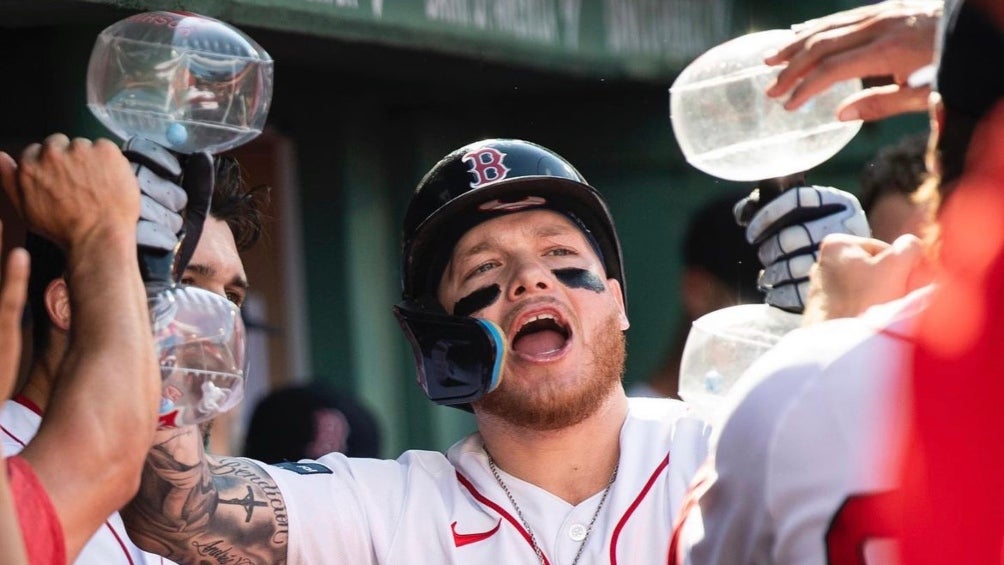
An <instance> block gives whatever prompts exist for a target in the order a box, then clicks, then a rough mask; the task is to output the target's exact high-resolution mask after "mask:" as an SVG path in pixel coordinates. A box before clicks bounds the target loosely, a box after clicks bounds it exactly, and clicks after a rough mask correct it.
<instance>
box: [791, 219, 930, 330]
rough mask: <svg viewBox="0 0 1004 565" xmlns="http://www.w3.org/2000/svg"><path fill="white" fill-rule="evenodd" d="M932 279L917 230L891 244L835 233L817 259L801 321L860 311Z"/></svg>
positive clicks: (820, 249) (887, 300)
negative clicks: (914, 233) (915, 232)
mask: <svg viewBox="0 0 1004 565" xmlns="http://www.w3.org/2000/svg"><path fill="white" fill-rule="evenodd" d="M929 280H930V272H929V267H928V262H927V257H926V255H925V253H924V246H923V244H922V243H921V241H920V239H918V238H917V236H915V235H913V234H905V235H901V236H900V237H898V238H896V240H895V241H893V242H892V244H888V243H886V242H884V241H880V240H878V239H871V238H864V237H856V236H852V235H847V234H835V235H831V236H829V237H827V238H826V239H824V240H823V243H822V245H820V247H819V262H818V263H817V264H816V265H815V266H814V267H813V268H812V274H811V282H810V284H809V297H808V306H807V307H806V309H805V315H804V318H803V325H809V324H813V323H816V322H821V321H823V320H829V319H833V318H849V317H854V316H857V315H859V314H861V313H862V312H864V311H865V310H867V309H868V308H870V307H871V306H874V305H876V304H882V303H885V302H889V301H890V300H895V299H897V298H900V297H902V296H904V295H906V294H907V293H908V292H910V291H911V290H914V289H916V288H919V287H920V286H922V285H923V284H926V283H927V282H928V281H929Z"/></svg>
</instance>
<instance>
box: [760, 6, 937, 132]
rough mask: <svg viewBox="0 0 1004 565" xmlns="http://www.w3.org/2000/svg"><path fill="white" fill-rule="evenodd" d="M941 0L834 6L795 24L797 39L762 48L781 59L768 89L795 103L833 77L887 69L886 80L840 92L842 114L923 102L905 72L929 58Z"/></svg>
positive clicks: (880, 112)
mask: <svg viewBox="0 0 1004 565" xmlns="http://www.w3.org/2000/svg"><path fill="white" fill-rule="evenodd" d="M941 11H942V2H940V1H939V0H933V1H932V0H921V1H917V0H914V1H893V0H890V1H886V2H881V3H878V4H871V5H867V6H862V7H860V8H854V9H851V10H846V11H843V12H837V13H835V14H831V15H829V16H826V17H823V18H819V19H816V20H810V21H808V22H805V23H804V24H801V25H799V26H793V27H794V28H795V30H796V32H797V33H796V36H795V39H794V40H793V41H792V42H791V43H789V44H788V45H786V46H784V47H782V48H780V49H779V50H778V51H777V53H776V54H774V55H771V56H768V57H767V58H766V59H765V60H764V62H765V63H767V64H768V65H781V64H785V63H787V66H786V67H785V68H784V69H783V70H782V71H781V72H780V74H779V75H778V77H777V80H776V81H775V83H774V84H773V85H771V86H770V87H769V88H768V89H767V95H768V96H772V97H775V98H776V97H781V96H785V95H788V100H787V101H786V102H785V107H786V108H788V109H789V110H794V109H795V108H798V107H800V106H802V105H803V104H805V102H806V101H808V100H809V99H810V98H812V97H813V96H815V95H816V94H819V93H821V92H825V91H826V90H827V89H829V88H830V86H832V85H833V84H834V83H837V82H840V81H843V80H847V79H852V78H868V77H891V83H890V84H886V85H883V86H877V87H874V88H867V89H865V90H863V91H861V92H859V93H856V94H854V95H852V96H850V97H848V98H847V99H846V100H844V101H843V102H842V103H841V105H840V107H839V108H838V110H837V113H838V117H839V119H841V120H854V119H862V120H877V119H881V118H884V117H887V116H891V115H895V114H900V113H905V112H923V111H926V110H927V98H928V94H930V91H931V89H930V87H929V86H928V85H921V86H917V87H913V86H910V85H909V84H908V83H907V79H908V78H909V77H910V75H911V74H912V73H913V72H914V71H916V70H918V69H920V68H921V67H924V66H926V65H930V64H931V63H932V62H933V60H934V41H935V35H936V33H937V27H938V20H939V19H940V18H941Z"/></svg>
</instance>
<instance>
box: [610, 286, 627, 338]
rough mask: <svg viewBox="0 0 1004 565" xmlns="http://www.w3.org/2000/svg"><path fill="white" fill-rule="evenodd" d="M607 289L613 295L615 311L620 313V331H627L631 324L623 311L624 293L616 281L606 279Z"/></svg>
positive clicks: (625, 311)
mask: <svg viewBox="0 0 1004 565" xmlns="http://www.w3.org/2000/svg"><path fill="white" fill-rule="evenodd" d="M607 289H609V290H610V292H612V293H613V295H614V300H616V301H617V310H618V311H619V312H620V316H619V318H620V322H621V331H622V332H624V331H627V329H628V328H630V327H631V322H630V321H628V317H627V310H625V309H624V293H623V292H622V291H621V283H620V282H618V281H617V279H607Z"/></svg>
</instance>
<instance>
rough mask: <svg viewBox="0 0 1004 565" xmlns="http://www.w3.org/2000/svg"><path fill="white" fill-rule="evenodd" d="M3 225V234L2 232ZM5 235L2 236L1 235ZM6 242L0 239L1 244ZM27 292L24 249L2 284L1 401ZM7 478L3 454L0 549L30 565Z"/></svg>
mask: <svg viewBox="0 0 1004 565" xmlns="http://www.w3.org/2000/svg"><path fill="white" fill-rule="evenodd" d="M2 229H3V228H2V226H0V231H2ZM0 235H2V234H0ZM2 241H3V239H2V237H0V242H2ZM27 289H28V257H27V254H26V253H25V252H24V250H23V249H15V250H13V251H11V255H10V258H8V259H7V264H6V266H5V268H4V273H3V279H2V281H0V398H7V397H8V396H10V393H11V390H12V389H13V388H14V381H15V380H17V364H18V360H19V359H18V358H19V356H20V355H21V311H22V310H23V309H24V301H25V296H26V294H27ZM12 494H13V493H12V492H11V490H10V483H9V481H8V478H7V465H5V464H4V463H3V454H2V453H0V547H2V548H4V549H3V551H4V554H5V555H4V559H5V560H6V561H5V563H10V564H11V565H20V564H22V563H27V562H28V557H27V555H26V553H25V547H24V543H23V541H22V538H21V529H20V527H19V526H18V517H17V512H16V511H15V508H14V504H15V503H14V496H12Z"/></svg>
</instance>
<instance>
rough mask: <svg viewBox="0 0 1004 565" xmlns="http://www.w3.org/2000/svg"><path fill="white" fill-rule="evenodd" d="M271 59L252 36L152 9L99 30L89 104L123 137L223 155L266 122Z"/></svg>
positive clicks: (220, 24) (195, 16) (206, 20)
mask: <svg viewBox="0 0 1004 565" xmlns="http://www.w3.org/2000/svg"><path fill="white" fill-rule="evenodd" d="M272 75H273V64H272V58H271V57H270V56H269V55H268V53H266V52H265V50H264V49H262V48H261V46H260V45H258V44H257V43H255V41H254V40H252V39H251V38H250V37H248V36H247V35H245V34H244V33H242V32H240V31H239V30H237V29H235V28H233V27H231V26H229V25H227V24H225V23H223V22H221V21H219V20H215V19H212V18H208V17H205V16H200V15H198V14H193V13H190V12H146V13H142V14H136V15H135V16H132V17H129V18H126V19H124V20H122V21H119V22H117V23H115V24H112V25H111V26H109V27H108V28H107V29H105V30H104V31H102V32H101V34H100V35H98V39H97V42H96V43H95V45H94V49H93V51H92V52H91V60H90V64H89V65H88V69H87V106H88V107H89V108H90V109H91V111H92V112H93V113H94V115H95V116H97V118H98V119H99V120H100V121H101V123H102V124H104V125H105V126H106V127H107V128H108V129H110V130H111V131H113V132H115V134H116V135H118V136H119V137H121V138H123V139H128V138H129V137H131V136H133V135H139V136H142V137H145V138H147V139H150V140H151V141H155V142H157V143H159V144H161V145H163V146H164V147H167V148H168V149H171V150H173V151H177V152H179V153H193V152H195V151H208V152H209V153H219V152H221V151H226V150H227V149H231V148H233V147H237V146H238V145H241V144H242V143H245V142H247V141H249V140H251V139H252V138H254V137H255V136H257V135H258V134H259V133H261V129H262V127H263V126H264V125H265V118H266V116H267V115H268V107H269V104H270V103H271V98H272Z"/></svg>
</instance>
